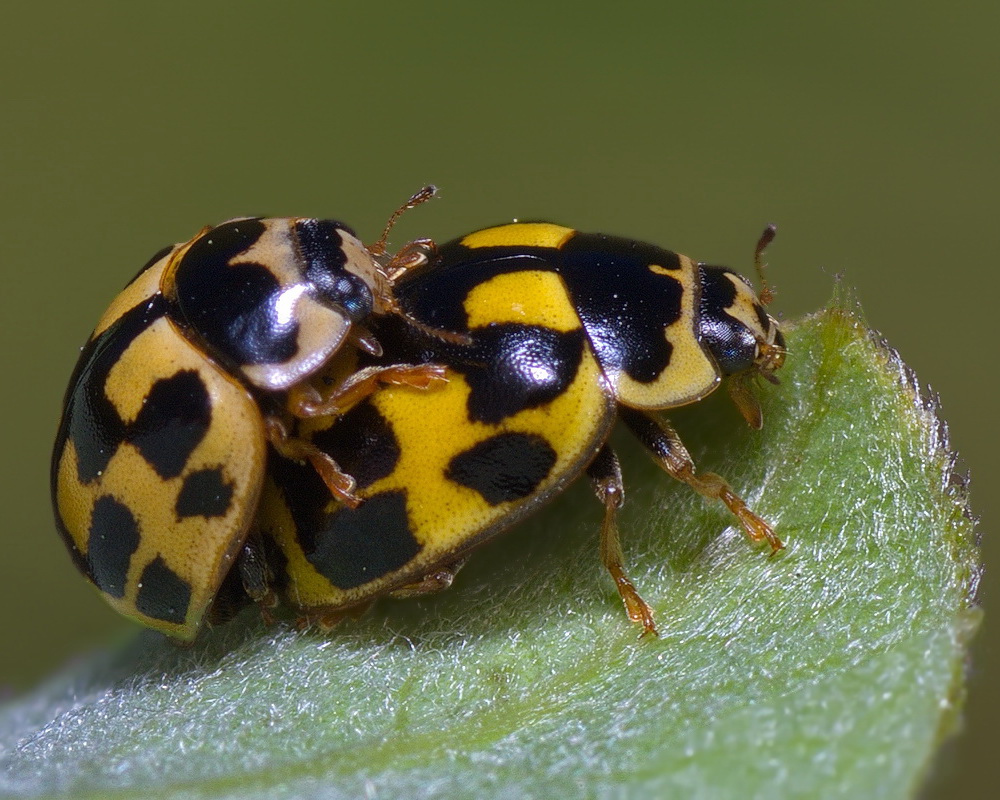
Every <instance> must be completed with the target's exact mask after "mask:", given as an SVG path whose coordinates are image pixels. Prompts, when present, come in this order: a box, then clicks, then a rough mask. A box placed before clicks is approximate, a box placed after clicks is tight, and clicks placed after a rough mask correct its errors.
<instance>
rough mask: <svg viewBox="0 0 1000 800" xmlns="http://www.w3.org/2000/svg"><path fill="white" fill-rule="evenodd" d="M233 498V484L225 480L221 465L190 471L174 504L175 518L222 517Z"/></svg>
mask: <svg viewBox="0 0 1000 800" xmlns="http://www.w3.org/2000/svg"><path fill="white" fill-rule="evenodd" d="M232 499H233V485H232V483H229V482H227V481H226V480H225V475H224V473H223V471H222V467H210V468H208V469H200V470H197V471H196V472H192V473H191V474H190V475H187V476H186V477H185V478H184V485H183V486H181V490H180V492H179V493H178V495H177V503H176V504H175V506H174V509H175V511H176V512H177V519H178V520H181V519H184V518H185V517H205V518H206V519H208V518H209V517H224V516H225V515H226V513H227V512H228V511H229V504H230V503H231V502H232Z"/></svg>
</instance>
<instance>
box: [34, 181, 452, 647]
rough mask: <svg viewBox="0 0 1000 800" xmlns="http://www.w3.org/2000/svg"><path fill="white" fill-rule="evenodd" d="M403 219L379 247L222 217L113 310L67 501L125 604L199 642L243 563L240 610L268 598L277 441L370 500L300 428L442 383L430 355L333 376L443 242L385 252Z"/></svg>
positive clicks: (366, 345)
mask: <svg viewBox="0 0 1000 800" xmlns="http://www.w3.org/2000/svg"><path fill="white" fill-rule="evenodd" d="M434 191H435V190H434V188H433V187H428V188H426V189H424V190H422V191H421V192H418V193H417V194H416V195H414V196H413V197H412V198H411V199H410V201H409V202H408V203H407V204H406V205H404V206H403V208H401V209H400V212H401V211H402V210H404V209H406V208H409V207H412V206H413V205H416V204H418V203H420V202H422V201H423V200H426V199H427V198H429V197H430V196H432V195H433V194H434ZM400 212H397V213H396V214H395V215H393V217H392V219H391V220H390V225H389V226H387V228H386V232H385V234H383V237H382V239H381V240H380V241H379V242H378V243H377V244H376V245H373V246H372V247H370V248H369V247H366V246H365V245H364V244H362V242H361V241H360V240H359V239H358V238H357V237H356V235H355V234H354V233H353V231H351V229H350V228H348V227H346V226H345V225H343V224H342V223H339V222H335V221H333V220H323V219H306V218H241V219H234V220H230V221H228V222H224V223H222V224H221V225H218V226H216V227H213V228H206V229H205V230H203V231H201V232H200V233H199V234H198V235H197V236H195V237H194V238H192V239H191V240H190V241H187V242H184V243H182V244H177V245H174V246H172V247H167V248H165V249H163V250H162V251H160V252H159V253H157V254H156V255H155V256H154V257H153V258H152V259H151V260H150V261H149V262H148V263H147V264H146V266H145V267H143V269H142V270H141V271H140V272H139V274H138V275H137V276H136V277H135V278H134V279H133V280H132V281H131V282H130V283H129V284H128V285H127V286H126V287H125V289H124V291H122V293H121V294H120V295H118V297H116V298H115V300H114V301H113V302H112V303H111V306H110V308H108V310H107V311H106V312H105V314H104V316H103V317H101V319H100V321H99V322H98V324H97V327H96V328H95V330H94V333H93V334H92V336H91V337H90V339H89V341H88V342H87V344H86V346H85V347H84V348H83V351H82V353H81V355H80V359H79V362H78V363H77V366H76V369H75V371H74V373H73V376H72V378H71V379H70V384H69V388H68V390H67V393H66V399H65V405H64V411H63V417H62V421H61V423H60V426H59V431H58V434H57V438H56V444H55V450H54V453H53V459H52V497H53V504H54V507H55V516H56V522H57V526H58V528H59V531H60V533H61V535H62V537H63V539H64V540H65V542H66V545H67V547H68V548H69V551H70V554H71V555H72V557H73V560H74V562H75V564H76V566H77V567H78V568H79V570H80V571H81V572H82V573H83V574H84V575H85V576H87V578H89V579H90V580H91V581H92V582H93V583H94V585H95V586H97V588H98V589H99V590H100V591H101V593H102V594H103V596H104V597H105V599H106V600H107V601H108V602H109V603H110V604H111V605H112V606H113V607H114V608H115V609H117V610H118V611H119V612H121V613H122V614H125V615H126V616H129V617H132V618H134V619H136V620H138V621H140V622H142V623H144V624H145V625H148V626H149V627H152V628H155V629H157V630H160V631H163V632H164V633H166V634H168V635H170V636H173V637H175V638H177V639H181V640H190V639H193V638H194V636H195V635H196V633H197V631H198V629H199V626H200V625H201V623H202V622H203V621H204V619H205V618H206V615H209V614H208V612H209V610H210V608H211V607H212V603H213V600H214V599H215V598H216V595H217V593H218V592H219V590H220V587H221V586H222V584H223V581H224V580H225V579H226V577H227V575H229V574H230V572H231V567H232V566H233V565H234V564H238V565H239V570H236V571H233V573H234V574H237V573H238V574H239V577H240V578H241V579H242V583H243V584H244V587H245V592H244V593H241V592H239V591H228V592H225V594H226V595H227V598H228V599H227V601H226V604H227V603H228V602H229V599H234V598H235V599H239V598H240V597H241V596H242V599H243V600H245V599H246V595H247V594H249V595H250V596H252V597H254V598H255V599H258V600H264V599H265V596H266V594H267V581H266V574H267V569H266V565H264V564H262V563H261V562H260V560H259V559H258V557H257V555H258V553H259V548H256V549H255V548H253V547H247V546H246V543H247V541H248V537H250V538H254V537H255V536H256V535H257V534H256V533H255V532H254V525H255V523H254V520H255V518H256V513H257V505H258V500H259V497H260V492H261V486H262V483H263V480H264V473H265V464H266V459H267V444H268V442H269V441H270V442H271V443H272V444H273V445H274V446H275V447H276V448H277V449H278V450H279V451H280V452H282V453H284V454H285V455H286V456H289V457H292V458H298V459H305V460H307V461H308V462H309V463H310V469H313V470H314V471H316V474H318V475H321V476H322V479H321V482H322V484H323V485H324V487H325V493H326V494H327V495H329V493H330V492H333V493H334V494H336V495H337V496H339V497H340V498H341V499H342V500H343V501H344V502H346V503H348V504H352V503H357V502H358V501H357V498H355V496H354V495H353V494H352V492H353V488H354V482H353V479H352V478H351V477H350V476H349V475H347V474H346V473H344V472H343V471H342V470H341V469H340V468H339V465H337V464H336V462H335V461H334V460H333V459H332V458H331V457H330V456H329V455H328V454H325V453H322V452H320V451H318V450H317V449H316V448H315V447H313V446H312V445H310V444H309V443H308V442H305V441H303V440H301V439H299V438H297V437H295V436H294V435H290V434H289V428H290V426H291V420H292V419H293V418H294V417H300V418H301V417H309V416H312V415H316V414H323V415H325V414H334V415H335V414H336V413H338V412H339V411H342V410H344V409H346V408H349V407H350V406H351V404H353V403H355V402H357V401H359V400H360V399H361V398H363V397H364V396H365V394H366V393H368V392H370V391H372V390H374V388H375V387H376V386H378V385H379V384H384V383H393V382H396V383H401V384H406V385H411V386H417V387H426V386H428V385H430V384H431V383H435V382H440V381H439V378H440V375H441V370H440V369H439V368H438V367H436V366H434V365H427V364H423V365H417V366H414V365H399V364H391V365H390V364H382V365H379V366H376V367H371V368H369V369H367V370H362V371H361V372H357V373H355V374H352V375H350V376H347V377H346V378H345V380H344V381H343V382H341V383H340V384H337V385H334V386H330V385H328V383H327V384H324V383H323V382H322V381H321V380H320V378H319V377H318V374H319V373H320V372H321V371H322V370H324V369H325V367H326V365H327V363H328V362H329V361H330V360H331V358H332V357H333V356H334V355H335V354H336V353H337V352H338V351H340V350H342V349H344V348H343V345H344V343H345V342H348V341H350V342H352V343H354V344H356V345H357V346H358V347H360V348H361V349H364V350H366V351H367V352H370V353H373V354H378V353H380V352H381V349H380V345H379V344H378V342H377V340H376V339H374V338H373V337H372V336H371V334H370V333H369V332H367V331H366V330H365V329H364V328H363V327H361V326H362V325H363V324H364V323H366V321H367V320H368V319H369V318H370V317H372V318H373V317H374V316H377V315H383V314H394V313H401V312H399V309H398V308H397V306H396V302H395V299H394V298H393V295H392V286H391V279H390V275H395V274H402V273H404V272H405V270H406V269H407V268H410V267H413V266H417V265H419V264H421V263H422V262H423V261H425V260H426V252H428V249H427V246H428V243H427V242H426V241H417V242H414V243H411V244H410V245H408V246H407V247H405V248H403V250H401V251H400V252H399V253H398V254H397V255H396V256H394V257H389V256H387V255H386V253H385V239H386V235H387V234H388V230H389V227H390V226H391V224H392V222H394V221H395V219H396V218H397V216H398V214H399V213H400ZM408 324H410V323H408ZM412 324H413V325H415V326H416V327H417V328H419V326H420V323H418V322H415V321H414V322H412ZM425 333H427V332H426V331H425ZM346 349H350V348H346ZM222 605H224V603H220V607H219V608H217V609H216V612H217V613H216V614H215V616H221V615H224V614H225V613H226V609H222V608H221V606H222ZM209 616H211V615H209Z"/></svg>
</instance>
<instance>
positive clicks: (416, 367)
mask: <svg viewBox="0 0 1000 800" xmlns="http://www.w3.org/2000/svg"><path fill="white" fill-rule="evenodd" d="M447 380H448V379H447V377H445V368H444V367H443V366H440V365H438V364H393V365H392V366H389V367H365V368H364V369H360V370H358V371H357V372H355V373H354V374H353V375H351V377H350V378H348V379H347V380H345V381H344V382H343V383H342V384H341V385H340V386H339V387H338V388H337V390H336V391H335V392H334V393H333V394H331V395H330V396H329V397H325V398H324V397H321V396H320V394H319V392H317V391H316V389H315V388H313V387H312V386H310V385H309V384H308V383H306V384H299V385H297V386H294V387H292V388H291V389H290V390H289V392H288V403H287V407H288V410H289V411H290V412H291V413H292V415H293V416H296V417H299V418H300V419H308V418H309V417H327V416H339V415H341V414H346V413H347V412H348V411H350V410H351V409H352V408H354V406H356V405H357V404H358V403H360V402H361V401H362V400H364V399H365V398H366V397H368V396H369V395H372V394H374V393H375V392H376V391H378V390H379V389H380V388H381V387H383V386H409V387H411V388H414V389H421V390H426V389H430V388H433V387H434V386H436V385H437V384H438V383H445V382H447Z"/></svg>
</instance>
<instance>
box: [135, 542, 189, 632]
mask: <svg viewBox="0 0 1000 800" xmlns="http://www.w3.org/2000/svg"><path fill="white" fill-rule="evenodd" d="M190 604H191V584H189V583H188V582H187V581H185V580H184V579H183V578H181V577H180V576H179V575H178V574H177V573H176V572H174V571H173V570H172V569H170V567H168V566H167V564H166V562H165V561H164V560H163V559H162V558H161V557H160V556H157V557H156V558H155V559H153V560H152V561H151V562H149V564H147V565H146V568H145V569H144V570H143V571H142V575H141V576H140V577H139V592H138V594H137V595H136V598H135V607H136V609H138V610H139V611H140V612H142V613H143V614H145V615H146V616H147V617H151V618H152V619H159V620H163V621H164V622H173V623H177V624H180V623H182V622H184V620H185V618H186V617H187V613H188V606H189V605H190Z"/></svg>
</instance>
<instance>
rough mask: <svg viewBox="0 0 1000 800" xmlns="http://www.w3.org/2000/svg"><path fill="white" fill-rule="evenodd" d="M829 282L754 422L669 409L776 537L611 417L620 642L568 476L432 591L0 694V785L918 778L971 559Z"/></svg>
mask: <svg viewBox="0 0 1000 800" xmlns="http://www.w3.org/2000/svg"><path fill="white" fill-rule="evenodd" d="M850 306H851V303H850V302H847V301H845V300H844V299H843V298H841V299H839V300H836V301H835V302H834V304H833V305H832V306H831V308H829V309H828V310H826V311H824V312H822V313H819V314H817V315H815V316H813V317H810V318H808V319H806V320H804V321H802V322H800V323H799V324H797V325H794V326H791V331H790V335H789V347H790V350H791V355H790V357H789V359H788V364H787V366H786V368H785V369H784V370H783V372H782V385H781V386H780V387H770V386H768V387H766V388H764V389H763V390H762V394H763V396H764V413H765V420H766V421H765V428H764V431H763V432H752V431H749V430H747V429H746V427H745V426H744V425H743V423H742V421H741V420H740V418H739V417H738V415H737V414H736V412H735V411H734V410H733V408H732V406H731V404H729V403H728V401H727V399H726V398H725V397H724V396H723V395H724V393H719V395H720V396H719V397H713V398H710V399H709V400H706V401H705V402H703V403H699V404H697V405H696V406H693V407H691V408H687V409H683V410H680V411H678V412H676V413H674V414H672V415H671V418H672V419H673V421H674V423H675V425H676V427H677V428H678V429H679V430H680V432H681V435H682V436H684V437H685V439H686V441H687V443H688V445H689V447H690V449H691V450H692V453H693V454H694V456H695V459H696V462H697V463H698V465H699V467H700V468H701V469H713V470H717V471H719V472H721V473H723V474H724V475H726V476H727V477H728V478H729V479H730V481H731V482H732V484H733V485H734V487H735V488H736V489H737V491H740V492H742V493H744V496H745V497H746V499H747V500H748V501H749V502H750V504H751V505H752V506H753V507H754V508H755V509H756V510H757V511H758V512H759V513H761V514H762V515H764V516H765V517H767V518H768V519H769V520H771V521H772V522H773V523H775V524H776V526H777V529H778V531H779V533H780V535H781V536H782V537H783V538H784V539H785V540H786V542H787V544H788V547H787V550H785V551H784V552H782V553H780V554H778V555H777V556H775V557H768V554H767V552H766V551H760V550H754V549H752V548H751V547H749V546H748V545H747V543H746V542H745V541H744V539H743V537H742V535H741V534H740V533H739V532H737V530H735V529H734V527H733V524H732V519H731V518H730V517H728V515H727V512H726V511H725V509H724V508H722V507H721V504H713V503H708V502H706V501H705V500H703V499H702V498H700V497H698V496H695V495H694V494H693V493H692V492H691V491H690V490H688V489H687V488H686V487H685V486H682V485H680V484H677V483H676V482H673V481H671V480H670V479H669V478H667V477H666V476H665V475H663V474H662V473H659V472H658V471H657V469H656V468H655V467H654V466H653V465H652V463H651V462H650V461H649V459H647V458H646V457H645V455H644V454H643V453H642V452H641V451H640V449H639V448H638V447H637V446H636V445H635V444H634V443H632V442H630V441H629V440H628V439H627V438H625V437H622V438H621V440H620V441H619V440H618V439H616V444H617V446H618V448H619V450H620V451H621V452H622V454H623V464H624V468H625V472H626V485H627V487H628V494H629V498H628V502H627V503H626V508H625V510H624V511H623V513H622V515H621V520H620V522H621V527H622V531H623V538H624V549H625V554H626V561H627V563H628V564H629V569H630V573H631V575H632V577H633V579H634V581H635V583H636V584H637V586H638V587H639V589H640V591H641V592H642V594H643V595H644V597H645V598H646V599H647V600H648V601H649V602H650V603H651V604H652V605H653V606H654V608H655V609H656V612H657V620H658V624H659V629H660V633H661V636H660V638H659V639H651V638H646V639H643V640H638V639H637V638H636V633H637V631H636V629H635V628H634V626H633V625H631V624H630V623H629V622H628V621H627V620H626V618H625V615H624V613H623V610H622V608H621V604H620V602H619V601H618V599H617V595H616V594H615V591H614V589H613V587H612V585H611V582H610V580H609V578H608V577H607V575H606V574H605V573H604V570H603V568H602V567H601V565H600V562H599V559H598V554H597V530H598V527H599V520H600V509H599V507H598V503H597V502H596V501H594V499H593V498H592V497H591V495H590V492H589V488H588V487H587V486H586V485H585V484H582V485H577V486H575V487H573V488H572V489H570V490H569V491H568V492H567V493H565V494H564V495H563V496H562V497H561V498H560V499H559V500H558V501H557V502H555V503H553V504H552V505H551V506H550V507H549V508H547V509H546V510H545V511H543V512H541V513H539V514H537V515H536V516H535V517H534V518H533V519H532V520H531V521H530V522H529V523H528V524H526V525H524V526H521V527H520V528H519V529H518V530H516V531H514V532H513V533H511V534H509V535H507V536H505V537H502V538H501V539H499V540H498V541H496V542H494V543H492V544H491V545H489V546H488V547H485V548H483V549H482V550H481V551H480V552H479V553H478V554H477V555H476V556H475V557H474V558H473V559H472V561H471V562H470V565H469V566H468V567H467V568H466V570H465V571H464V572H463V573H462V574H461V575H460V576H459V579H458V581H457V582H456V585H455V586H454V587H453V588H452V589H451V590H450V591H448V592H446V593H444V594H442V595H439V596H436V597H431V598H427V599H423V600H418V601H415V600H410V601H383V602H382V603H381V604H380V605H379V606H378V607H377V609H376V610H375V612H374V613H372V614H370V615H369V616H368V617H366V618H365V619H364V620H362V621H360V622H356V623H348V624H345V625H343V626H342V628H341V629H339V630H337V631H335V632H334V633H332V634H329V635H308V634H306V635H303V634H299V633H296V632H295V631H293V630H291V629H290V628H288V627H286V626H283V625H278V626H276V627H274V628H272V629H269V630H264V629H263V628H262V627H261V625H260V623H259V622H258V621H257V620H255V618H254V617H253V615H250V616H248V617H246V618H245V619H242V620H240V621H239V622H238V623H237V624H233V625H229V626H226V627H223V628H220V629H217V630H215V631H213V632H211V633H210V634H209V635H208V636H206V637H205V638H204V639H203V640H202V641H200V642H199V643H198V644H197V645H196V646H194V647H192V648H190V649H179V648H175V647H173V646H171V645H169V644H168V643H166V642H164V641H163V640H162V639H160V638H159V637H158V636H157V635H155V634H151V633H145V634H142V635H140V636H139V637H138V638H137V639H135V640H133V641H131V642H129V643H127V644H125V645H124V646H122V647H120V648H119V649H118V650H115V651H113V652H109V653H102V654H98V655H96V656H91V657H89V658H86V659H81V660H80V662H79V663H77V664H74V665H72V666H70V667H69V668H67V669H66V670H65V672H64V673H63V674H61V675H59V676H57V677H55V678H53V679H51V680H50V681H49V682H48V683H47V684H46V685H44V686H42V687H41V688H39V689H38V690H36V691H35V692H34V693H33V694H31V695H29V696H27V697H25V698H22V699H19V700H17V701H16V702H13V703H10V704H8V705H7V707H6V708H5V709H3V710H2V711H0V766H2V772H0V793H4V794H7V795H12V796H29V797H34V796H59V795H68V794H72V795H73V796H74V797H90V796H93V797H129V798H134V797H190V798H270V797H277V796H281V797H296V798H298V797H318V796H322V797H360V796H373V797H374V796H377V797H408V798H419V797H449V798H462V797H469V798H473V797H475V798H480V797H484V796H504V797H560V796H579V795H581V794H585V795H588V796H600V797H648V796H667V795H670V794H676V795H677V796H680V797H712V798H723V797H734V798H736V797H740V798H742V797H750V796H753V797H782V796H796V797H803V796H812V797H824V798H833V797H858V796H866V797H881V798H893V797H907V796H910V795H912V794H913V793H914V792H915V791H917V790H918V789H919V786H920V785H921V781H922V779H923V777H924V776H925V774H926V772H927V770H928V768H929V764H930V763H931V760H932V758H933V755H934V752H935V750H936V748H937V746H938V744H939V743H940V741H941V740H942V738H943V737H945V736H946V735H947V733H948V732H949V731H950V730H951V729H952V727H953V726H954V724H955V721H956V718H957V709H958V707H959V706H960V704H961V699H962V672H963V659H964V655H965V650H966V646H967V644H968V640H969V638H970V637H971V635H972V633H973V631H974V630H975V628H976V625H977V623H978V618H979V614H978V612H977V610H976V608H975V599H974V596H975V589H976V584H977V579H978V575H979V567H978V560H977V559H978V553H977V550H976V547H975V544H974V535H973V523H972V521H971V520H970V518H969V516H968V511H967V507H966V494H965V486H964V483H963V482H962V481H961V480H959V479H957V478H956V477H955V475H954V472H953V457H952V456H951V455H950V454H949V452H948V449H947V446H948V445H947V437H946V433H945V429H944V426H943V424H942V423H940V422H939V420H938V419H937V417H936V414H935V406H934V403H933V401H931V400H928V399H927V398H926V397H925V396H923V395H922V394H921V393H920V392H919V391H918V386H917V383H916V381H915V379H914V377H913V375H912V374H911V373H910V372H909V370H908V369H907V368H906V367H905V366H904V365H903V364H902V362H901V361H900V360H899V358H898V356H897V355H896V354H895V353H894V352H893V351H891V350H889V349H888V348H887V347H886V346H885V345H884V344H883V343H881V342H880V341H878V340H877V339H876V338H875V337H874V336H873V335H872V334H871V333H870V332H869V331H867V330H866V329H865V328H864V326H863V324H862V323H861V322H860V321H859V319H858V317H857V316H856V314H855V313H854V312H853V311H852V310H851V308H850Z"/></svg>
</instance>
